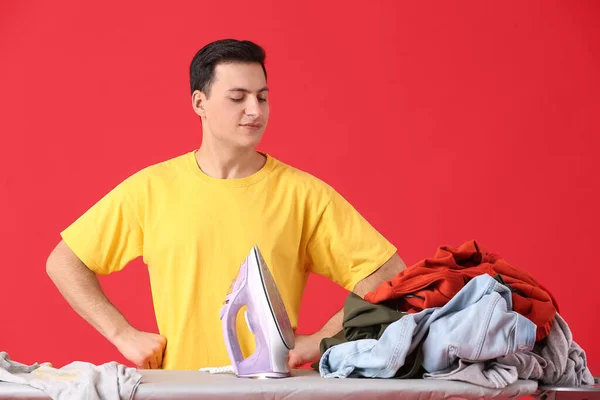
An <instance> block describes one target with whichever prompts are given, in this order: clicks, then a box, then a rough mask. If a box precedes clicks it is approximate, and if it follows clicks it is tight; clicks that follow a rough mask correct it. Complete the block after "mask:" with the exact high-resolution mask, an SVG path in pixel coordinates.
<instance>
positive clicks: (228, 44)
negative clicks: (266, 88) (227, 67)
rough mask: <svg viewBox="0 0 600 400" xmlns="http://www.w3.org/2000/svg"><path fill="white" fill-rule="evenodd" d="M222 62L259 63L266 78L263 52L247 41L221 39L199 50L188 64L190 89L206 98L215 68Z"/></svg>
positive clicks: (257, 46)
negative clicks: (199, 92)
mask: <svg viewBox="0 0 600 400" xmlns="http://www.w3.org/2000/svg"><path fill="white" fill-rule="evenodd" d="M223 62H242V63H259V64H260V65H261V66H262V69H263V71H264V73H265V79H266V77H267V70H266V68H265V51H264V49H263V48H262V47H260V46H259V45H257V44H256V43H253V42H251V41H249V40H236V39H222V40H217V41H215V42H212V43H209V44H207V45H206V46H204V47H203V48H201V49H200V50H199V51H198V52H197V53H196V55H195V56H194V58H193V59H192V63H191V64H190V89H191V92H192V93H194V91H195V90H200V91H201V92H203V93H204V94H205V95H206V96H208V95H209V93H210V85H211V83H212V81H213V78H214V74H215V67H216V66H217V64H219V63H223Z"/></svg>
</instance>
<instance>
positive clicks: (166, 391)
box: [0, 369, 538, 400]
mask: <svg viewBox="0 0 600 400" xmlns="http://www.w3.org/2000/svg"><path fill="white" fill-rule="evenodd" d="M141 373H142V375H143V379H142V383H141V384H140V386H139V387H138V389H137V391H136V394H135V397H134V400H150V399H152V400H167V399H185V400H192V399H236V400H239V399H240V398H245V399H256V398H259V399H286V400H289V399H344V400H350V399H365V398H369V399H398V398H402V399H420V400H425V399H448V398H461V399H480V398H498V399H500V398H502V399H506V398H516V397H521V396H531V395H534V394H535V393H536V391H537V389H538V384H537V382H535V381H525V380H520V381H518V382H516V383H514V384H513V385H510V386H508V387H506V388H503V389H488V388H484V387H481V386H476V385H472V384H468V383H463V382H453V381H439V380H423V379H357V378H354V379H324V378H321V377H320V376H319V375H318V373H317V372H315V371H312V370H308V369H301V370H294V371H293V372H292V377H290V378H284V379H243V378H237V377H235V376H234V375H231V374H210V373H208V372H200V371H162V370H145V371H141ZM8 398H11V399H28V400H40V399H48V398H49V397H47V396H46V395H45V394H44V393H43V392H41V391H39V390H37V389H33V388H31V387H28V386H24V385H15V384H8V383H2V382H0V399H8Z"/></svg>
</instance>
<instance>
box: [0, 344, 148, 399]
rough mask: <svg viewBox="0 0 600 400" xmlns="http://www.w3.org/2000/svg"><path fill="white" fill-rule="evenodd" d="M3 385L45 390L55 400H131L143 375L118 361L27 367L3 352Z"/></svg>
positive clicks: (0, 369) (0, 379)
mask: <svg viewBox="0 0 600 400" xmlns="http://www.w3.org/2000/svg"><path fill="white" fill-rule="evenodd" d="M0 354H2V355H3V356H2V357H0V382H10V383H16V384H22V385H28V386H31V387H33V388H36V389H40V390H42V391H43V392H44V393H46V394H47V395H48V396H49V397H50V398H52V399H53V400H67V399H68V400H71V399H86V400H104V399H115V400H116V399H120V400H131V399H133V397H134V394H135V391H136V390H137V387H138V386H139V384H140V382H141V379H142V375H141V374H140V373H139V372H138V371H137V370H136V369H134V368H129V367H126V366H124V365H122V364H119V363H116V362H114V361H113V362H109V363H105V364H102V365H94V364H91V363H88V362H81V361H75V362H72V363H71V364H68V365H66V366H64V367H62V368H60V369H58V368H52V367H49V366H46V365H38V364H37V363H36V364H33V365H29V366H27V365H25V364H21V363H17V362H15V361H11V360H10V358H9V357H8V354H6V353H4V352H3V353H0Z"/></svg>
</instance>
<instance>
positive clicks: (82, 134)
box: [0, 0, 600, 374]
mask: <svg viewBox="0 0 600 400" xmlns="http://www.w3.org/2000/svg"><path fill="white" fill-rule="evenodd" d="M166 4H167V3H164V2H163V4H161V5H153V4H149V2H137V3H131V2H109V3H106V2H102V3H90V2H77V1H68V2H67V1H62V2H41V1H39V2H34V1H26V2H25V1H24V2H21V1H2V2H0V38H1V40H0V88H1V89H2V91H1V95H0V110H1V114H2V116H1V118H0V132H1V136H0V140H1V142H0V143H1V152H2V153H1V157H0V193H1V196H0V249H1V251H2V258H1V262H2V275H1V277H2V278H1V284H2V296H1V299H2V300H1V301H2V312H0V327H1V329H0V351H7V352H9V354H10V356H11V357H12V358H13V359H15V360H19V361H22V362H27V363H29V362H34V361H39V362H42V361H51V362H53V363H54V364H55V366H56V365H58V366H61V365H64V364H66V363H68V362H70V361H73V360H85V361H90V362H95V363H101V362H105V361H109V360H118V361H121V362H125V360H124V359H123V358H122V357H121V356H120V355H119V354H118V352H117V351H116V350H115V349H114V348H113V347H112V345H111V344H110V343H108V342H107V341H105V340H104V339H103V338H102V337H101V336H100V335H99V334H98V333H96V332H95V331H94V330H93V329H92V328H91V327H90V326H89V325H87V323H85V322H84V321H83V320H82V319H81V318H80V317H79V316H78V315H76V314H75V312H73V311H72V310H71V309H70V308H69V306H68V305H67V304H66V302H65V301H64V300H63V299H62V297H60V295H59V294H58V291H57V290H56V289H55V288H54V286H53V285H52V283H51V282H50V280H49V278H48V277H47V276H46V274H45V270H44V268H45V261H46V257H47V256H48V254H49V252H50V251H51V250H52V248H53V247H54V246H55V244H56V243H57V242H58V240H59V236H58V234H59V232H60V230H62V229H63V228H64V227H65V226H67V225H68V224H69V223H71V222H72V221H73V220H74V219H75V218H77V217H78V216H79V215H80V214H81V213H83V212H84V211H85V210H86V209H87V208H88V207H90V206H91V205H92V204H93V203H94V202H95V201H96V200H98V199H99V198H100V197H101V196H102V195H103V194H105V193H106V192H107V191H108V190H110V189H111V188H112V187H113V186H114V185H116V184H117V183H118V182H120V181H121V180H122V179H124V178H125V177H126V176H128V175H130V174H132V173H133V172H135V171H137V170H139V169H141V168H143V167H144V166H147V165H149V164H152V163H155V162H159V161H162V160H164V159H167V158H170V157H174V156H177V155H179V154H181V153H183V152H187V151H189V150H191V149H193V148H196V147H197V146H198V145H199V143H200V139H201V130H200V128H201V126H200V123H199V121H198V119H197V118H196V116H195V114H194V113H193V111H192V109H191V105H190V95H189V89H188V65H189V62H190V60H191V58H192V56H193V55H194V53H195V52H196V51H197V50H198V49H199V48H200V47H201V46H203V45H204V44H206V43H208V42H209V41H212V40H215V39H219V38H224V37H235V38H245V39H250V40H254V41H256V42H258V43H260V44H261V45H263V46H264V47H265V49H266V51H267V58H268V62H267V67H268V71H269V86H270V88H271V95H270V96H271V100H270V101H271V120H270V123H269V127H268V129H267V133H266V136H265V139H264V142H263V143H262V145H261V149H262V150H264V151H268V152H270V153H271V154H273V155H274V156H276V157H278V158H280V159H281V160H283V161H285V162H288V163H291V164H293V165H295V166H297V167H299V168H301V169H304V170H306V171H309V172H311V173H313V174H315V175H317V176H318V177H320V178H322V179H324V180H325V181H327V182H329V183H330V184H331V185H332V186H334V187H335V188H337V189H338V190H339V191H340V192H341V193H342V194H343V195H344V196H346V197H347V198H348V199H349V200H350V201H351V202H352V203H353V204H354V205H355V206H356V208H357V209H358V210H359V211H360V212H361V213H362V214H363V215H364V216H365V217H367V219H368V220H369V221H371V223H372V224H373V225H374V226H375V227H377V228H378V229H379V230H380V231H381V232H382V233H383V234H385V235H386V236H387V237H388V238H389V239H390V240H391V241H392V242H393V243H394V244H396V245H397V246H398V248H399V252H400V254H401V256H402V257H403V258H404V260H405V262H406V263H407V264H412V263H415V262H417V261H418V260H420V259H422V258H424V257H429V256H431V255H433V254H434V252H435V249H436V248H437V247H438V246H440V245H443V244H450V245H454V246H458V245H460V244H461V243H462V242H464V241H466V240H469V239H476V240H478V241H479V242H480V244H481V245H483V246H484V247H486V248H488V249H489V250H492V251H495V252H498V253H500V254H502V255H504V257H505V258H506V259H507V260H508V261H509V262H510V263H512V264H514V265H516V266H519V267H521V268H523V269H525V270H527V271H529V272H530V273H531V274H533V275H534V276H535V277H536V278H537V279H538V280H539V281H540V282H541V283H543V284H544V285H545V286H547V287H548V288H549V289H550V290H551V291H552V293H553V294H554V295H555V297H556V298H557V300H558V302H559V304H560V306H561V314H562V315H563V317H565V319H566V320H567V322H568V323H569V324H570V326H571V329H572V330H573V333H574V337H575V340H576V341H577V342H578V343H579V344H580V345H581V346H582V347H583V348H584V349H585V350H586V352H587V354H588V358H589V364H590V366H591V369H592V372H593V373H595V374H599V373H600V346H599V345H598V343H597V342H596V340H595V338H596V337H597V333H596V332H595V329H596V328H594V326H593V323H594V322H595V321H597V315H598V314H597V313H598V311H597V310H598V308H599V307H600V300H599V297H598V295H597V292H598V282H599V281H600V273H599V272H598V264H597V263H598V261H597V260H598V259H597V257H596V255H597V250H596V248H597V244H598V239H599V234H598V226H599V225H600V224H599V222H600V221H599V217H600V212H599V211H598V203H599V200H600V194H599V184H598V173H599V172H600V168H599V167H598V164H597V161H598V159H597V155H598V145H599V139H598V133H599V130H600V112H599V111H600V110H599V108H600V107H599V106H600V102H599V97H598V95H599V88H600V79H599V74H598V71H600V48H599V42H600V25H599V24H598V23H597V21H598V19H599V17H600V15H599V14H600V13H599V12H598V11H599V5H598V3H597V2H593V1H589V2H585V1H567V0H565V1H562V2H546V1H544V2H541V1H540V2H538V1H531V2H521V1H503V2H485V1H469V2H436V3H434V4H432V3H430V2H427V3H421V2H396V1H394V0H389V1H374V2H371V3H366V2H362V3H361V5H358V4H357V6H354V7H349V6H348V4H349V3H348V2H337V3H333V2H327V1H314V2H307V1H303V2H294V3H288V2H276V1H273V2H266V1H263V2H232V1H223V2H217V1H204V2H197V1H195V2H172V3H171V4H169V5H168V6H167V5H166ZM366 4H369V5H368V6H367V5H366ZM102 283H103V285H104V287H105V289H106V291H107V294H108V295H109V297H110V299H111V300H112V301H113V302H114V303H115V304H116V306H117V307H118V308H119V309H121V310H122V312H123V313H124V314H125V316H126V317H127V318H128V319H130V321H131V322H132V323H133V324H134V325H136V326H137V327H138V328H140V329H146V330H151V331H154V330H156V324H155V320H154V313H153V310H152V304H151V297H150V287H149V283H148V276H147V272H146V270H145V269H144V266H143V264H142V263H141V261H140V260H136V261H135V262H133V263H132V265H130V266H129V267H128V268H126V269H125V271H123V272H121V273H119V274H116V275H113V276H110V277H107V278H104V279H102ZM345 295H346V293H345V292H344V291H343V290H342V289H340V288H338V287H336V286H334V285H333V284H331V283H329V282H326V281H324V280H323V279H321V278H320V277H311V280H310V284H309V287H308V291H307V292H306V296H305V298H304V302H303V306H302V313H301V321H300V329H299V330H300V331H301V332H304V333H306V332H312V331H314V330H315V329H318V328H319V327H320V326H321V325H322V324H323V323H324V322H325V321H326V320H327V319H328V318H329V316H330V315H331V314H333V313H334V312H335V311H336V310H337V309H339V308H340V307H341V306H342V303H343V300H344V297H345ZM199 345H205V344H202V343H200V344H199Z"/></svg>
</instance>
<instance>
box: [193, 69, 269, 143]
mask: <svg viewBox="0 0 600 400" xmlns="http://www.w3.org/2000/svg"><path fill="white" fill-rule="evenodd" d="M267 95H268V90H267V87H266V81H265V74H264V72H263V69H262V67H261V65H260V64H258V63H251V64H250V63H226V64H219V65H217V66H216V67H215V75H214V79H213V82H212V85H211V87H210V91H209V96H208V98H207V97H206V96H205V95H204V94H203V93H200V92H195V94H194V96H193V105H194V110H195V111H196V113H197V114H198V115H200V116H201V117H202V126H203V128H202V130H203V134H204V135H210V136H211V139H213V140H215V141H218V142H220V143H222V144H224V145H227V146H232V147H238V148H239V147H244V148H248V147H254V146H256V145H258V143H259V142H260V139H261V138H262V135H263V133H264V131H265V128H266V127H267V122H268V119H269V103H268V97H267Z"/></svg>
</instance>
